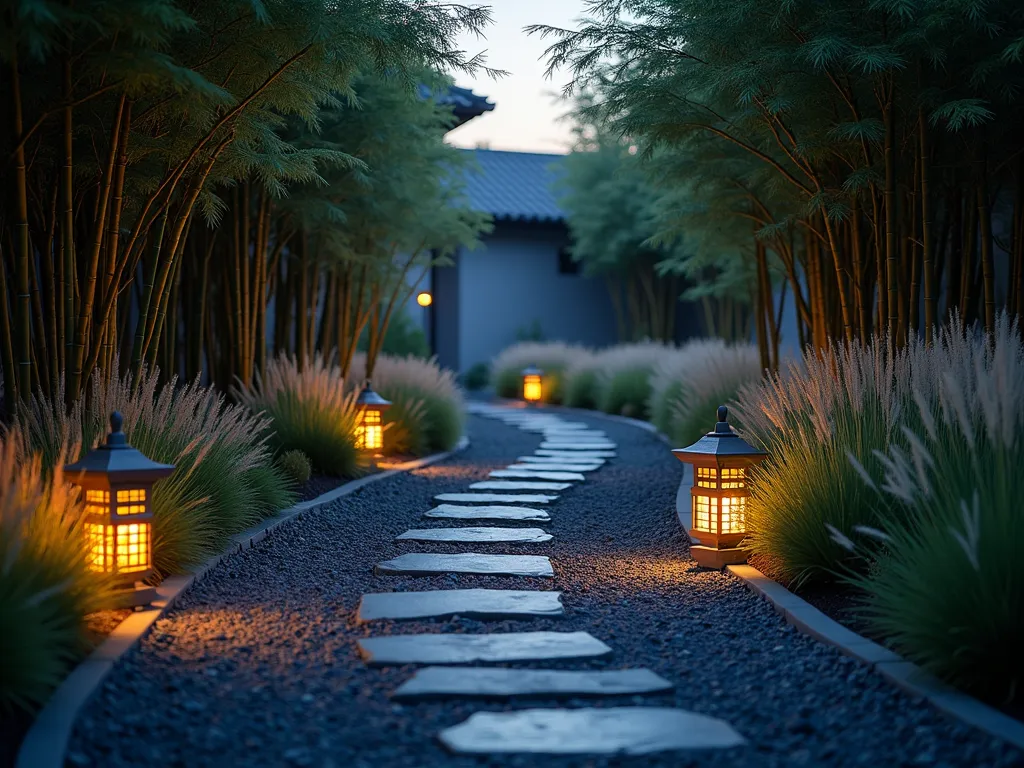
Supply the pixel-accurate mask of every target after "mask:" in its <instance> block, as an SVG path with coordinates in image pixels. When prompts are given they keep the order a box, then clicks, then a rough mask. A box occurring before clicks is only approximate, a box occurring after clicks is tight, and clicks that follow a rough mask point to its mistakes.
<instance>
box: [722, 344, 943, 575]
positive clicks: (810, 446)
mask: <svg viewBox="0 0 1024 768" xmlns="http://www.w3.org/2000/svg"><path fill="white" fill-rule="evenodd" d="M945 357H946V356H945V355H939V354H936V353H933V352H931V351H930V350H928V349H926V348H925V347H924V344H923V343H921V342H919V341H916V340H915V341H913V342H911V344H909V345H908V346H907V347H905V348H902V349H899V350H896V351H892V347H891V346H890V345H889V344H887V343H886V342H884V341H882V340H880V339H877V338H876V339H874V340H873V341H872V343H871V345H870V346H868V347H860V346H854V347H846V346H841V345H839V344H835V345H833V346H832V347H830V348H829V349H828V350H825V351H823V352H822V353H821V354H820V355H818V356H815V355H808V356H806V357H805V359H804V360H803V361H802V362H799V363H798V362H791V363H790V364H789V365H787V366H786V367H785V368H784V370H783V371H782V372H780V373H777V374H771V375H769V376H767V377H766V378H765V379H764V380H762V381H760V382H759V383H756V384H751V385H748V386H746V387H744V388H743V389H742V391H741V393H740V396H739V400H738V405H737V407H736V408H735V411H736V413H737V416H738V421H739V423H742V424H743V426H744V432H745V436H746V437H747V438H748V439H749V440H750V441H751V442H752V443H754V444H757V445H759V446H760V447H762V448H764V449H765V450H767V451H768V453H769V456H768V459H767V460H766V461H765V462H764V464H762V465H761V467H760V468H759V469H758V471H757V473H756V481H755V482H754V483H752V485H751V497H750V499H749V500H748V502H747V527H748V530H749V536H748V538H747V539H746V542H745V546H746V547H748V548H749V549H750V550H751V551H752V552H753V553H754V554H755V555H763V556H765V557H767V558H769V559H770V560H771V562H772V563H773V565H774V567H776V568H778V569H779V571H780V576H782V577H783V578H784V579H785V580H787V581H789V582H791V583H792V584H793V585H794V586H796V587H799V586H800V585H802V584H804V583H807V582H811V581H821V580H830V579H833V578H835V576H836V574H837V573H840V572H845V571H846V570H848V569H850V568H853V569H859V568H862V567H863V566H864V563H863V562H862V561H858V559H859V555H857V554H855V553H850V552H848V551H847V550H846V549H844V548H843V547H841V546H840V545H839V544H837V542H836V541H835V539H834V538H833V537H832V536H831V535H830V533H829V531H830V527H831V529H834V530H837V531H840V532H841V533H842V534H844V535H850V534H851V532H852V531H853V529H854V528H855V527H856V526H868V527H872V526H877V525H878V524H879V522H880V519H881V518H882V516H884V515H886V514H888V513H889V512H888V510H887V509H886V507H885V506H884V505H879V504H878V500H877V497H876V495H875V494H873V493H872V492H871V491H870V489H869V488H868V487H867V486H866V485H865V484H864V481H863V478H862V477H861V473H864V474H866V475H867V476H868V477H871V478H872V479H873V480H875V481H879V479H880V478H881V472H882V465H881V462H880V461H879V459H878V457H877V455H876V452H878V451H887V450H889V448H890V447H891V445H893V443H894V441H896V442H897V443H899V441H900V440H901V439H902V433H901V431H900V427H902V426H904V425H907V424H908V420H909V423H910V425H911V426H913V424H914V421H913V410H912V409H913V405H914V398H913V397H912V395H911V391H912V390H911V388H912V387H913V386H917V387H918V388H919V389H920V391H921V392H922V393H924V394H923V395H922V396H931V395H929V394H928V393H930V392H931V390H930V386H931V382H932V381H933V380H934V379H935V378H937V376H938V373H939V371H941V370H942V368H943V366H951V365H952V364H953V361H952V360H948V359H945ZM940 358H943V359H940ZM851 454H852V455H854V456H856V457H858V458H859V460H860V461H861V466H860V468H859V469H858V468H855V467H854V466H853V465H851V463H850V461H849V460H848V458H847V457H848V456H849V455H851Z"/></svg>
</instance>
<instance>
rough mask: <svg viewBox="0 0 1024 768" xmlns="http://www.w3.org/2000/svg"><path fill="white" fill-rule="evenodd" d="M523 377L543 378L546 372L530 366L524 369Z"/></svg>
mask: <svg viewBox="0 0 1024 768" xmlns="http://www.w3.org/2000/svg"><path fill="white" fill-rule="evenodd" d="M521 375H522V376H543V375H544V371H542V370H541V369H540V368H538V367H537V366H536V365H528V366H526V367H525V368H523V372H522V374H521Z"/></svg>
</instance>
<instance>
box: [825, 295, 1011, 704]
mask: <svg viewBox="0 0 1024 768" xmlns="http://www.w3.org/2000/svg"><path fill="white" fill-rule="evenodd" d="M936 346H937V349H936V352H935V353H934V354H935V357H937V358H940V359H942V360H943V361H944V362H946V363H947V364H949V363H952V364H950V365H949V366H948V369H947V370H944V371H939V372H938V373H937V380H936V386H935V389H937V394H938V396H937V397H932V396H931V393H930V392H929V391H928V389H927V388H925V386H924V382H918V386H915V387H914V388H913V389H912V394H913V399H914V411H915V413H914V419H913V423H914V424H915V426H904V427H902V428H901V434H902V436H903V438H904V440H903V442H902V444H901V445H893V446H890V448H889V449H888V451H886V452H885V453H884V454H882V455H881V456H880V457H879V461H880V463H881V473H880V477H877V478H874V477H871V476H870V475H869V473H868V472H866V471H865V470H863V469H862V468H861V467H860V462H859V460H858V459H857V458H856V457H851V458H850V460H849V462H850V464H851V466H853V467H855V468H856V471H857V472H858V473H859V474H861V475H863V476H864V477H863V480H862V481H861V485H862V486H863V487H864V488H865V489H867V490H868V493H869V498H873V499H874V500H875V501H876V503H877V504H878V505H879V508H880V509H881V510H882V511H883V513H882V514H880V515H879V516H878V519H877V521H876V524H875V525H874V526H872V527H870V528H862V529H860V530H859V531H857V532H854V533H850V534H848V535H837V536H836V538H837V540H838V541H840V542H841V543H842V544H843V545H844V546H845V547H847V548H850V549H853V551H855V552H861V553H862V554H863V555H864V556H865V557H867V558H868V560H869V562H870V565H871V567H869V568H867V569H866V570H865V571H863V572H862V573H860V574H854V575H853V576H851V577H850V579H851V581H852V583H853V584H855V585H856V586H857V587H859V588H860V589H862V590H863V591H864V593H865V594H866V600H865V606H864V611H863V615H864V618H865V620H866V621H867V623H868V625H869V626H870V628H871V630H872V631H873V633H875V634H876V635H877V636H879V637H882V638H885V640H886V641H887V643H888V644H889V645H891V647H892V648H893V649H894V650H896V651H897V652H899V653H900V654H901V655H903V656H904V657H905V658H907V659H909V660H910V661H913V662H916V663H918V664H920V665H921V666H923V667H924V668H925V669H927V670H929V671H930V672H932V673H934V674H936V675H938V676H939V677H941V678H943V679H944V680H946V681H948V682H950V683H952V684H954V685H956V686H958V687H961V688H963V689H965V690H967V691H970V692H972V693H976V694H978V695H979V696H982V697H984V698H988V699H990V700H992V701H994V702H998V703H1003V704H1007V703H1012V702H1021V701H1024V655H1022V654H1021V649H1022V648H1024V568H1022V567H1021V551H1022V550H1024V515H1022V514H1021V509H1022V507H1021V499H1024V346H1022V344H1021V336H1020V329H1019V327H1018V326H1017V325H1016V323H1013V324H1011V323H1010V321H1009V320H1008V319H1007V318H1006V316H1005V315H1004V316H1003V317H1002V318H1001V319H999V320H998V322H997V324H996V328H995V333H994V335H993V336H992V339H991V341H988V340H986V338H985V337H983V336H982V335H981V334H978V335H977V336H974V337H973V338H966V339H965V338H964V337H963V336H962V335H960V334H958V333H956V332H945V333H943V334H942V335H941V338H940V339H939V341H938V343H937V345H936ZM954 361H955V362H954ZM876 489H877V490H876ZM889 510H891V511H889ZM851 539H852V540H853V541H851ZM853 542H856V543H857V544H858V545H859V546H857V547H853ZM865 544H867V545H868V546H865Z"/></svg>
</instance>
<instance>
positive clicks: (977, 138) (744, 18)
mask: <svg viewBox="0 0 1024 768" xmlns="http://www.w3.org/2000/svg"><path fill="white" fill-rule="evenodd" d="M587 10H588V15H589V18H587V19H586V20H584V22H583V23H582V24H581V26H580V28H579V29H578V30H559V29H553V28H547V27H535V28H533V29H532V30H531V31H532V32H534V33H537V34H541V35H543V36H546V37H548V38H551V39H552V43H551V45H550V47H549V49H548V60H549V64H550V67H551V72H552V73H554V72H556V71H559V70H561V71H568V72H570V73H571V81H570V83H569V85H568V87H567V91H568V92H573V91H578V92H583V93H589V94H590V96H589V98H588V99H587V100H584V107H583V109H584V111H585V112H586V114H587V117H588V119H589V120H590V121H592V122H600V123H602V124H604V125H606V126H609V127H610V129H611V130H614V131H615V132H616V133H617V134H618V135H620V136H622V137H624V140H625V141H626V142H627V143H629V142H635V143H636V144H637V145H639V146H640V147H641V148H642V150H643V151H642V153H641V154H643V155H644V156H645V158H646V159H647V160H648V161H649V167H650V168H651V169H652V176H653V177H654V178H656V179H657V180H658V181H659V182H660V183H661V185H662V187H663V189H665V190H666V194H665V209H664V214H665V215H664V219H663V223H662V235H664V234H665V233H666V232H667V233H672V232H675V233H679V234H681V236H682V237H683V238H684V239H686V238H687V237H689V238H694V237H696V239H697V240H698V241H700V247H702V248H705V249H707V248H711V249H714V248H715V247H716V243H717V247H719V248H720V249H721V250H720V252H719V256H718V257H719V259H720V260H725V259H727V258H729V254H731V253H735V254H737V258H740V259H743V260H745V261H746V263H747V265H748V266H747V269H748V271H749V273H750V274H751V275H752V280H753V281H754V284H755V286H756V287H754V288H753V290H752V291H751V293H752V298H753V301H754V304H755V306H756V309H755V312H754V315H755V325H756V328H757V331H758V338H759V340H760V341H761V344H762V354H763V356H764V358H765V361H766V362H767V363H768V364H772V365H774V364H775V363H777V351H776V352H775V353H774V355H773V354H772V351H771V346H772V345H771V344H770V343H769V342H770V340H771V339H772V338H773V334H774V338H775V339H776V340H777V333H778V330H777V328H773V327H772V326H773V324H777V321H778V317H779V312H778V310H779V307H778V302H779V301H780V293H779V291H778V290H773V284H775V283H777V282H779V281H782V282H783V283H784V284H785V285H787V286H788V289H789V291H788V293H789V296H791V297H792V298H790V299H789V300H790V301H795V304H796V308H797V314H798V318H799V322H798V326H799V332H800V342H801V344H804V343H809V344H813V345H815V346H818V347H821V346H823V345H825V344H827V343H828V339H829V338H835V339H845V340H854V339H866V338H867V337H869V336H870V335H871V334H872V333H875V332H881V333H882V334H889V335H890V336H891V338H893V339H894V340H895V341H896V342H897V343H900V342H902V341H905V340H906V339H907V338H908V334H910V333H914V332H920V333H922V334H924V335H925V336H926V337H927V339H928V340H930V338H931V334H932V328H933V326H935V325H936V324H937V323H940V322H942V321H943V320H944V319H945V318H946V317H947V316H948V315H950V314H952V313H958V314H959V315H960V316H961V317H962V318H964V319H966V320H967V321H968V322H973V321H979V322H981V323H983V324H984V325H985V326H986V327H987V328H989V329H991V328H992V327H993V324H994V322H995V318H996V315H997V313H998V312H999V311H1001V310H1003V309H1005V310H1008V311H1009V312H1011V313H1016V314H1020V313H1021V312H1022V311H1024V119H1022V118H1024V111H1022V93H1021V83H1024V6H1021V4H1020V3H1019V2H1017V0H825V1H824V2H822V1H821V0H710V1H709V0H654V1H653V2H651V1H649V0H592V1H591V2H588V3H587ZM587 101H589V102H590V103H587ZM737 242H742V243H743V244H742V245H741V246H740V247H739V248H736V244H737ZM684 250H685V249H684ZM691 250H692V249H691ZM691 255H692V254H691ZM686 258H688V256H686V255H685V254H684V255H682V256H680V255H679V254H678V253H677V254H676V255H669V256H668V257H667V258H666V262H667V263H666V264H665V267H666V268H667V269H671V268H672V267H673V261H676V262H678V261H679V260H680V259H682V260H685V259H686ZM676 266H678V264H676ZM726 271H728V270H726ZM785 295H786V294H782V296H785ZM782 300H784V299H782ZM917 329H919V331H918V330H917ZM776 349H777V345H776ZM773 357H774V358H775V359H772V358H773Z"/></svg>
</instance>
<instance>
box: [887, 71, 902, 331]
mask: <svg viewBox="0 0 1024 768" xmlns="http://www.w3.org/2000/svg"><path fill="white" fill-rule="evenodd" d="M892 89H893V85H892V80H891V77H890V81H889V84H888V88H887V92H886V100H885V113H884V114H885V147H884V153H885V193H884V199H885V276H886V288H887V291H886V293H887V298H886V305H887V307H888V311H889V316H888V331H889V339H890V343H894V342H895V340H896V332H897V330H898V327H897V326H898V323H899V286H898V283H897V280H898V278H897V274H896V270H897V263H896V114H895V108H894V105H893V92H892Z"/></svg>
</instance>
